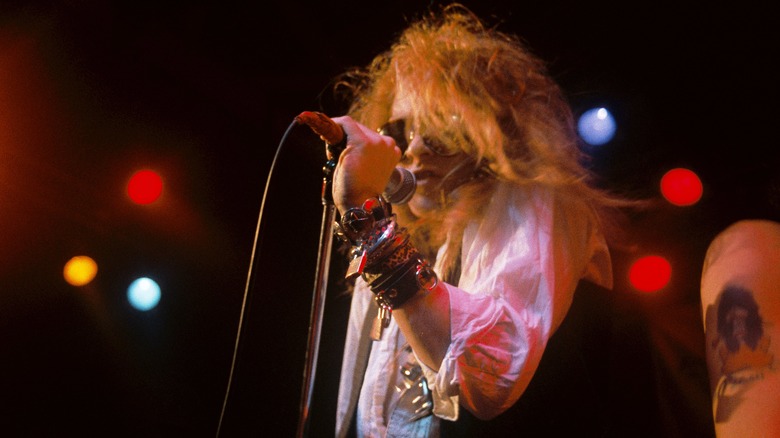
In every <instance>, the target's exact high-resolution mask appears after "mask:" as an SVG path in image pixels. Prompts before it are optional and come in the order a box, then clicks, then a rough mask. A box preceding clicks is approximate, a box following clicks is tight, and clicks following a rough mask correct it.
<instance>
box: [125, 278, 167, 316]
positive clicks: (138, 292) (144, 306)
mask: <svg viewBox="0 0 780 438" xmlns="http://www.w3.org/2000/svg"><path fill="white" fill-rule="evenodd" d="M127 300H128V301H129V302H130V305H131V306H133V307H135V308H136V309H138V310H141V311H147V310H150V309H153V308H154V307H155V306H157V303H159V302H160V286H158V285H157V283H156V282H155V281H154V280H152V279H151V278H147V277H141V278H139V279H136V280H135V281H133V282H132V283H130V287H128V288H127Z"/></svg>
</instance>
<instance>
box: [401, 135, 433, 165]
mask: <svg viewBox="0 0 780 438" xmlns="http://www.w3.org/2000/svg"><path fill="white" fill-rule="evenodd" d="M431 153H432V152H431V150H430V149H428V148H427V147H426V146H425V142H424V141H423V138H422V136H420V135H415V136H414V137H413V138H412V140H411V141H410V142H409V146H408V147H407V148H406V152H404V156H403V159H404V160H405V161H404V162H405V163H409V164H414V163H416V162H418V161H419V160H421V159H423V158H424V157H426V156H428V155H430V154H431Z"/></svg>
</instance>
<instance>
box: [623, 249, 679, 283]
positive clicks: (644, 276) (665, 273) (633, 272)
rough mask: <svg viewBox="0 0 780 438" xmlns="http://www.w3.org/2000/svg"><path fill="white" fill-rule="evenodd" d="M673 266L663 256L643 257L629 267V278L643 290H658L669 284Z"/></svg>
mask: <svg viewBox="0 0 780 438" xmlns="http://www.w3.org/2000/svg"><path fill="white" fill-rule="evenodd" d="M671 278H672V266H671V265H670V264H669V262H668V261H667V260H666V259H665V258H663V257H661V256H655V255H653V256H646V257H642V258H640V259H639V260H637V261H636V262H634V264H633V265H631V268H629V271H628V280H629V282H630V283H631V286H633V287H634V288H635V289H637V290H639V291H641V292H656V291H658V290H660V289H662V288H664V287H665V286H666V285H667V284H669V280H671Z"/></svg>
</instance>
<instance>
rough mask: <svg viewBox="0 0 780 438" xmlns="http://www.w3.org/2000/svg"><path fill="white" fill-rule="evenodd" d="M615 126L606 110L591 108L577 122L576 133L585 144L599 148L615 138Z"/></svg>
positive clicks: (613, 120)
mask: <svg viewBox="0 0 780 438" xmlns="http://www.w3.org/2000/svg"><path fill="white" fill-rule="evenodd" d="M616 130H617V124H616V123H615V118H614V117H612V114H610V112H609V110H607V109H606V108H601V107H600V108H593V109H590V110H587V111H585V112H584V113H582V115H581V116H580V118H579V120H578V121H577V132H578V133H579V135H580V138H582V140H583V141H585V143H588V144H589V145H592V146H600V145H603V144H605V143H608V142H609V141H610V140H612V138H613V137H614V136H615V131H616Z"/></svg>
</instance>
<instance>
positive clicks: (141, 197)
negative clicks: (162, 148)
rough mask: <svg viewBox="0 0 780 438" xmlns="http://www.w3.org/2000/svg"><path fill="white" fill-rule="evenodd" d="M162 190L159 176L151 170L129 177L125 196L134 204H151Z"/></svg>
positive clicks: (141, 171) (140, 171)
mask: <svg viewBox="0 0 780 438" xmlns="http://www.w3.org/2000/svg"><path fill="white" fill-rule="evenodd" d="M162 190H163V182H162V178H160V175H158V174H157V173H156V172H154V171H152V170H148V169H146V170H139V171H138V172H136V173H134V174H133V176H132V177H130V182H129V183H128V184H127V194H128V196H130V199H132V200H133V202H135V203H136V204H141V205H145V204H151V203H152V202H154V201H156V200H157V199H158V198H159V197H160V195H161V194H162Z"/></svg>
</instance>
